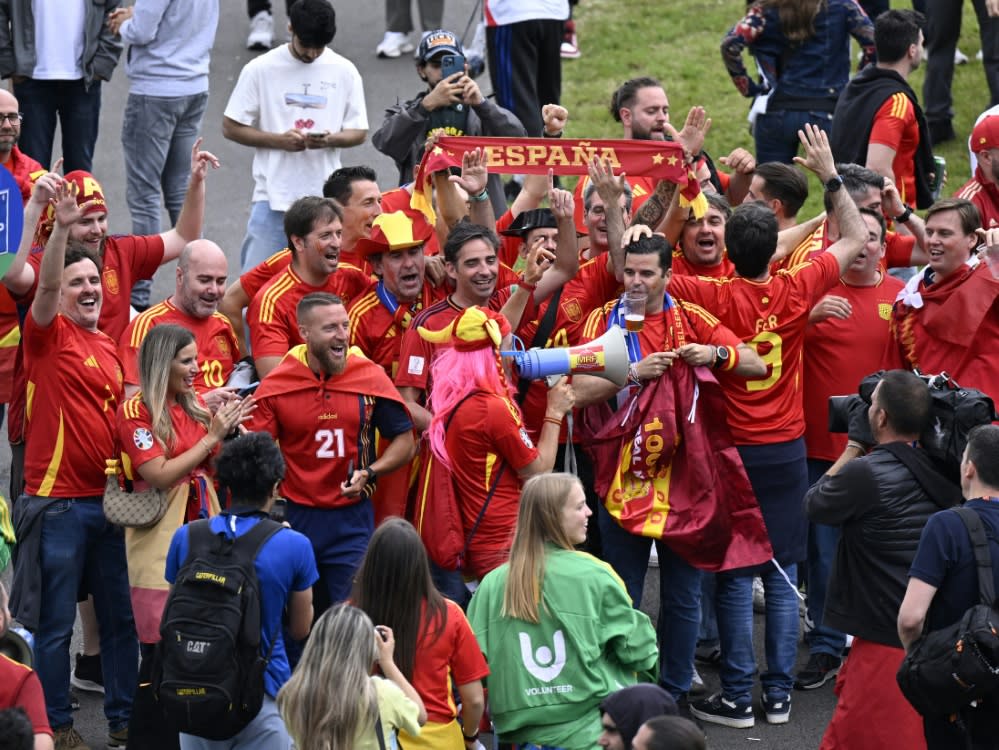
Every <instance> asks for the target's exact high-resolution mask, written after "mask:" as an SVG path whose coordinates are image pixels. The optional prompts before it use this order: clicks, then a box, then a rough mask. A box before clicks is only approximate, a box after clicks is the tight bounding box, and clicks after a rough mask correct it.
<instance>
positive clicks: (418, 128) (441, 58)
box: [371, 29, 527, 218]
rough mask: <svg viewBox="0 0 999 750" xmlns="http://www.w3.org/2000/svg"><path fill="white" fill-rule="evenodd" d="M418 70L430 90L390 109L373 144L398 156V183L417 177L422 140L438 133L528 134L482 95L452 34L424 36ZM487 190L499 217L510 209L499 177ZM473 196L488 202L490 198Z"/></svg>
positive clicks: (493, 178)
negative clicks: (416, 167) (416, 170)
mask: <svg viewBox="0 0 999 750" xmlns="http://www.w3.org/2000/svg"><path fill="white" fill-rule="evenodd" d="M445 64H446V70H445ZM416 73H417V75H419V76H420V79H421V80H422V81H423V82H424V83H426V84H427V89H426V91H422V92H420V93H419V94H417V95H416V97H415V98H413V99H410V100H409V101H407V102H404V103H403V104H396V105H394V106H392V107H389V108H388V109H387V110H386V111H385V120H384V121H383V122H382V125H381V127H380V128H378V130H377V131H375V133H374V135H373V136H371V142H372V143H373V144H374V146H375V148H377V149H378V150H379V151H381V152H382V153H383V154H385V155H386V156H391V157H392V158H393V159H394V160H395V163H396V166H397V167H399V184H401V185H404V184H406V183H408V182H412V181H413V168H414V167H415V166H416V165H417V164H419V163H420V159H421V158H422V157H423V144H424V143H425V142H426V140H427V137H428V136H429V135H430V134H431V133H433V132H434V131H437V130H443V131H444V134H445V135H476V136H477V135H484V136H493V137H502V138H523V137H525V136H526V135H527V131H526V130H524V126H523V125H522V124H521V123H520V120H518V119H517V117H516V115H514V114H513V113H512V112H510V111H509V110H506V109H503V108H502V107H500V106H498V105H497V104H496V103H495V102H493V101H492V100H491V99H487V98H485V97H484V96H483V95H482V92H481V91H480V90H479V85H478V84H477V83H476V82H475V79H473V78H472V77H471V76H470V75H468V64H467V63H466V62H465V57H464V52H463V50H462V47H461V42H460V41H458V37H457V36H456V35H455V34H454V33H453V32H450V31H446V30H445V29H436V30H434V31H431V32H428V33H427V35H426V36H424V37H423V41H422V42H420V48H419V49H418V50H417V52H416ZM446 73H447V74H446ZM487 190H488V198H489V199H490V200H491V201H492V205H493V210H494V212H495V214H496V217H497V218H499V217H500V216H501V215H502V214H503V212H504V211H506V199H505V198H504V197H503V186H502V183H501V181H500V179H499V177H498V176H497V175H490V176H489V182H488V186H487ZM469 197H470V198H471V199H472V200H485V199H486V197H487V196H482V197H476V196H469Z"/></svg>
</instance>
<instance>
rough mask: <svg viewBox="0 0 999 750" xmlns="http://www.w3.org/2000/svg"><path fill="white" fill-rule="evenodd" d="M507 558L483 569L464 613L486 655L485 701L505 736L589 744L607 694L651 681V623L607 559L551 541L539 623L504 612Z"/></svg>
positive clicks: (581, 749)
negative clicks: (633, 603) (485, 572)
mask: <svg viewBox="0 0 999 750" xmlns="http://www.w3.org/2000/svg"><path fill="white" fill-rule="evenodd" d="M508 573H509V565H503V566H501V567H499V568H497V569H496V570H494V571H492V572H491V573H489V575H487V576H486V577H485V578H484V579H483V580H482V583H481V584H480V586H479V588H478V590H477V591H476V592H475V596H474V597H473V598H472V602H471V604H470V605H469V609H468V619H469V622H470V623H471V625H472V629H473V630H474V631H475V635H476V637H477V638H478V640H479V646H480V647H481V648H482V653H483V654H485V656H486V659H488V660H489V671H490V676H489V678H488V687H489V706H490V711H491V714H492V718H493V722H494V723H495V725H496V730H497V732H498V734H499V736H500V739H501V740H502V741H504V742H518V743H521V742H533V743H536V744H539V745H549V746H553V747H560V748H566V750H590V749H591V748H594V747H596V743H597V737H598V736H599V735H600V712H599V710H598V708H597V707H598V705H599V703H600V701H601V700H603V699H604V698H605V697H606V696H607V695H608V694H610V693H612V692H614V691H615V690H619V689H620V688H622V687H625V686H627V685H632V684H634V683H636V682H638V681H640V680H641V681H653V680H654V679H655V675H656V674H657V671H656V667H657V662H658V658H659V652H658V649H657V648H656V633H655V630H654V629H653V628H652V623H651V622H649V618H648V616H647V615H645V614H644V613H643V612H640V611H638V610H636V609H635V608H634V607H632V606H631V599H630V598H629V597H628V593H627V591H626V590H625V587H624V584H623V583H622V581H621V579H620V578H618V576H617V574H615V573H614V571H613V570H612V569H611V567H610V566H609V565H607V564H606V563H604V562H601V561H600V560H598V559H596V558H595V557H593V556H591V555H588V554H586V553H584V552H571V551H568V550H563V549H559V548H557V547H554V546H549V547H548V554H547V556H546V564H545V578H544V583H543V585H542V592H541V595H542V604H541V606H540V607H539V609H540V616H541V622H540V623H538V624H533V623H529V622H525V621H523V620H516V619H513V618H509V617H503V616H502V615H501V612H502V608H503V591H504V589H505V588H506V579H507V575H508Z"/></svg>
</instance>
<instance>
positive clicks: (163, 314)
mask: <svg viewBox="0 0 999 750" xmlns="http://www.w3.org/2000/svg"><path fill="white" fill-rule="evenodd" d="M164 323H173V324H174V325H179V326H181V327H182V328H186V329H187V330H189V331H190V332H191V333H193V334H194V342H195V345H196V346H197V347H198V364H199V370H198V376H197V377H196V378H195V379H194V388H195V390H197V391H198V393H204V392H205V391H210V390H212V389H213V388H220V387H221V386H223V385H225V384H226V381H227V380H228V379H229V375H230V374H231V373H232V368H233V367H235V365H236V363H237V362H239V357H240V354H239V346H238V344H237V343H236V334H235V333H234V332H233V330H232V324H231V323H230V322H229V319H228V318H226V317H225V316H224V315H223V314H222V313H219V312H216V313H213V314H212V315H211V316H210V317H207V318H195V317H192V316H190V315H188V314H187V313H185V312H182V311H181V310H178V309H177V308H176V307H175V306H174V304H173V303H172V302H171V301H170V300H169V299H166V300H163V302H160V303H159V304H158V305H153V306H152V307H150V308H149V309H148V310H146V311H145V312H144V313H142V314H141V315H138V316H137V317H135V318H134V319H133V320H132V322H131V323H129V324H128V328H127V329H125V335H124V336H122V339H121V344H119V346H118V357H119V358H120V359H121V364H122V367H123V368H124V370H125V382H126V383H129V384H131V385H138V384H139V347H140V346H142V342H143V340H144V339H145V338H146V334H147V333H149V331H150V330H152V329H153V328H154V327H155V326H158V325H163V324H164Z"/></svg>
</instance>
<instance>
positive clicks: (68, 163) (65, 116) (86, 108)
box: [14, 78, 101, 174]
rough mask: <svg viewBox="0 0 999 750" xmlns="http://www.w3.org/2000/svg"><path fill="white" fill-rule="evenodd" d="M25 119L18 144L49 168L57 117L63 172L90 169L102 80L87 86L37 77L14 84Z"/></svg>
mask: <svg viewBox="0 0 999 750" xmlns="http://www.w3.org/2000/svg"><path fill="white" fill-rule="evenodd" d="M14 96H16V97H17V101H18V104H19V105H20V107H21V112H22V113H23V114H24V123H23V125H22V126H21V137H20V138H19V139H18V142H17V145H18V146H19V147H20V149H21V150H22V151H23V152H24V153H26V154H27V155H28V156H30V157H31V158H32V159H36V160H38V161H39V162H41V164H42V166H43V167H45V168H49V167H50V166H51V165H52V141H53V140H54V139H55V128H56V118H58V120H59V129H60V131H61V132H62V156H63V163H62V168H63V172H64V173H65V174H69V173H70V172H72V171H74V170H77V169H82V170H83V171H84V172H92V171H93V163H94V144H96V143H97V129H98V126H99V124H100V119H101V83H100V81H94V82H93V83H91V84H90V87H89V88H87V87H86V86H85V85H84V82H83V79H82V78H81V79H79V80H76V81H40V80H35V79H32V78H28V79H26V80H24V81H21V83H15V84H14Z"/></svg>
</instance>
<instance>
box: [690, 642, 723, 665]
mask: <svg viewBox="0 0 999 750" xmlns="http://www.w3.org/2000/svg"><path fill="white" fill-rule="evenodd" d="M694 661H696V662H700V663H701V664H709V665H711V666H717V665H718V664H721V646H720V645H719V644H718V642H717V641H716V642H714V643H711V642H710V641H709V642H706V643H703V644H701V643H698V644H697V648H696V649H694Z"/></svg>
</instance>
